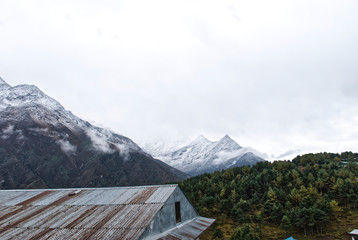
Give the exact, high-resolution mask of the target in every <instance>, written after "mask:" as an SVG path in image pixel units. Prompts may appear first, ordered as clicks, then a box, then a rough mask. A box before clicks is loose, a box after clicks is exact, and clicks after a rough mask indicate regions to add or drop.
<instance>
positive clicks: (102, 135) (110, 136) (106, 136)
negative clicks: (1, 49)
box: [0, 79, 140, 153]
mask: <svg viewBox="0 0 358 240" xmlns="http://www.w3.org/2000/svg"><path fill="white" fill-rule="evenodd" d="M11 107H17V108H19V107H23V108H25V107H26V109H27V110H28V112H29V113H30V117H31V118H32V119H33V120H34V121H36V122H38V123H40V125H41V126H42V129H37V130H36V129H34V131H35V130H36V131H40V132H41V131H42V132H43V131H44V130H46V129H48V127H49V126H51V125H54V126H61V125H62V126H65V127H67V128H68V129H71V131H72V132H74V133H76V132H79V131H82V130H84V131H85V132H86V134H87V135H88V137H89V138H90V139H91V140H92V142H93V147H94V148H95V149H97V150H100V151H102V152H107V153H111V152H113V151H114V150H115V149H117V150H120V151H121V152H122V153H126V152H128V151H140V148H139V146H138V145H136V144H135V143H134V142H132V141H131V140H130V139H128V138H126V137H123V136H120V135H118V134H114V133H113V132H111V131H110V130H108V129H104V128H99V127H96V126H93V125H91V124H89V123H88V122H86V121H83V120H82V119H80V118H78V117H76V116H75V115H73V114H72V113H71V112H70V111H67V110H65V109H64V107H63V106H62V105H61V104H60V103H59V102H57V101H56V100H55V99H53V98H51V97H49V96H47V95H46V94H44V93H43V92H42V91H41V90H40V89H39V88H38V87H36V86H34V85H26V84H24V85H17V86H15V87H11V86H10V85H9V84H7V83H6V82H5V81H4V80H3V79H0V111H2V110H5V109H6V108H11ZM48 111H50V112H51V114H49V113H48ZM20 116H22V115H20ZM23 117H25V116H23ZM8 120H9V121H11V119H8ZM46 131H47V130H46ZM61 140H62V141H68V140H67V139H61ZM111 146H112V147H111ZM113 146H115V149H113Z"/></svg>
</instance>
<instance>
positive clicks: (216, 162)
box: [143, 135, 264, 175]
mask: <svg viewBox="0 0 358 240" xmlns="http://www.w3.org/2000/svg"><path fill="white" fill-rule="evenodd" d="M143 149H144V150H145V151H147V152H149V153H150V154H152V155H153V156H154V157H155V158H158V159H160V160H162V161H164V162H166V163H167V164H168V165H170V166H172V167H174V168H177V169H179V170H181V171H183V172H186V173H188V174H190V175H198V174H201V173H205V172H213V171H216V170H221V169H227V168H231V167H235V166H243V165H253V164H255V163H256V162H258V161H264V159H262V158H261V157H259V156H257V155H256V154H255V153H254V150H253V149H252V148H245V147H241V146H240V145H239V144H238V143H237V142H235V141H234V140H233V139H232V138H230V136H229V135H225V136H224V137H223V138H221V139H220V140H219V141H215V142H213V141H210V140H208V139H207V138H205V137H204V136H203V135H200V136H199V137H198V138H196V139H195V140H194V141H192V142H191V143H189V144H187V145H185V146H183V147H178V148H177V149H175V150H173V151H171V152H162V153H158V151H157V152H155V153H154V152H151V148H146V147H143Z"/></svg>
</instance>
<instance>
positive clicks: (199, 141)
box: [190, 135, 212, 145]
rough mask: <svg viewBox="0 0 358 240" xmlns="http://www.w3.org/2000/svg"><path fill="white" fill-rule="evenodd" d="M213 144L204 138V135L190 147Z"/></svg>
mask: <svg viewBox="0 0 358 240" xmlns="http://www.w3.org/2000/svg"><path fill="white" fill-rule="evenodd" d="M209 143H212V142H211V141H210V140H208V139H207V138H206V137H204V135H200V136H199V137H197V138H196V139H195V140H194V141H193V142H192V143H190V145H198V144H201V145H205V144H209Z"/></svg>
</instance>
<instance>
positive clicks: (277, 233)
mask: <svg viewBox="0 0 358 240" xmlns="http://www.w3.org/2000/svg"><path fill="white" fill-rule="evenodd" d="M357 161H358V153H352V152H344V153H341V154H333V153H318V154H306V155H303V156H297V157H296V158H294V159H293V160H292V161H275V162H272V163H271V162H259V163H257V164H256V165H254V166H252V167H249V166H247V167H237V168H232V169H228V170H223V171H220V172H214V173H211V174H203V175H200V176H197V177H193V178H190V179H187V180H185V181H183V182H181V183H180V187H181V189H182V190H183V191H184V192H185V193H186V195H187V196H188V198H189V199H190V201H191V202H192V203H193V204H194V206H195V207H196V209H197V210H198V212H199V213H200V214H201V215H202V216H207V217H213V218H216V219H217V221H216V223H215V224H214V225H213V227H211V230H210V231H208V233H207V234H206V235H204V236H202V237H201V239H231V240H234V239H245V240H250V239H252V240H256V239H285V238H286V237H289V236H291V235H292V236H294V237H295V238H296V239H297V238H298V239H345V238H346V237H347V232H348V231H351V230H353V229H355V228H358V164H357ZM323 236H324V237H325V238H319V237H323Z"/></svg>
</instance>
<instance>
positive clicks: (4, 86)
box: [0, 77, 11, 91]
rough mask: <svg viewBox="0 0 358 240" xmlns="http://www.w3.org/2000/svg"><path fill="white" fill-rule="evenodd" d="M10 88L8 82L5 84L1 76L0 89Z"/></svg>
mask: <svg viewBox="0 0 358 240" xmlns="http://www.w3.org/2000/svg"><path fill="white" fill-rule="evenodd" d="M8 88H11V86H10V85H9V84H7V83H6V82H5V81H4V80H3V79H2V78H1V77H0V91H2V90H5V89H8Z"/></svg>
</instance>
